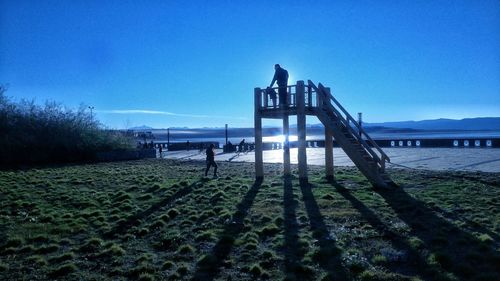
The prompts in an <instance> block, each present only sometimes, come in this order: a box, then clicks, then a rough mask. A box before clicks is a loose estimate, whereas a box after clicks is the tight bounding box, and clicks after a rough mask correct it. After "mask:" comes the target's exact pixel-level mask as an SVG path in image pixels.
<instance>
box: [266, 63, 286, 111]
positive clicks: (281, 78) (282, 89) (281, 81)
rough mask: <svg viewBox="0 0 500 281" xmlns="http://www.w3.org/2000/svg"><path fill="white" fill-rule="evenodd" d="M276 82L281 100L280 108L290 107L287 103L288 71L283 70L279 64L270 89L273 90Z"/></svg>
mask: <svg viewBox="0 0 500 281" xmlns="http://www.w3.org/2000/svg"><path fill="white" fill-rule="evenodd" d="M274 82H278V95H279V99H280V100H279V103H280V107H285V106H287V105H288V102H287V86H288V71H286V69H284V68H281V66H280V65H279V64H275V65H274V77H273V81H271V85H270V86H269V87H271V88H272V87H273V85H274Z"/></svg>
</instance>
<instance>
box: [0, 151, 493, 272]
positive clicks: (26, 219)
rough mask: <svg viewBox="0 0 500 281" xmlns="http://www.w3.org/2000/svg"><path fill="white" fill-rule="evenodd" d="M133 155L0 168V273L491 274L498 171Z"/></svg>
mask: <svg viewBox="0 0 500 281" xmlns="http://www.w3.org/2000/svg"><path fill="white" fill-rule="evenodd" d="M219 167H220V174H221V177H220V178H219V179H209V178H203V177H201V175H202V170H203V169H204V163H203V162H193V161H191V162H189V161H174V160H144V161H130V162H120V163H103V164H95V165H69V166H62V167H49V168H37V169H29V170H24V171H2V172H0V280H54V279H62V280H261V279H262V280H266V279H268V280H499V276H500V268H499V267H500V266H499V265H500V254H499V239H498V237H499V232H500V213H499V210H500V202H499V200H500V197H499V195H500V188H499V187H500V182H499V181H500V175H499V174H485V173H465V172H464V173H458V172H455V173H447V172H430V171H414V170H391V171H390V173H391V175H392V176H393V178H394V180H395V181H396V182H397V183H398V184H400V185H401V188H399V189H396V190H390V191H389V190H374V189H372V188H371V186H370V185H369V184H368V182H367V181H366V180H365V179H364V178H363V177H362V176H361V174H359V173H358V172H357V170H356V169H354V168H340V167H336V180H337V181H336V183H333V184H332V183H328V182H326V181H325V180H324V179H323V168H322V167H310V180H309V182H310V183H309V184H308V185H302V186H301V185H300V184H299V181H298V179H297V178H295V177H292V178H287V179H285V178H283V177H282V176H281V166H280V165H271V164H270V165H266V166H265V171H266V175H267V176H266V178H265V180H264V182H262V183H255V182H254V179H253V164H251V163H220V165H219Z"/></svg>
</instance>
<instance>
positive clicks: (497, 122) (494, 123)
mask: <svg viewBox="0 0 500 281" xmlns="http://www.w3.org/2000/svg"><path fill="white" fill-rule="evenodd" d="M363 127H364V128H365V130H366V131H367V132H368V133H371V132H376V133H398V132H426V131H430V132H432V131H500V117H484V118H466V119H462V120H453V119H435V120H422V121H402V122H383V123H363ZM129 130H133V131H136V132H144V131H152V132H153V133H154V134H166V129H154V128H151V127H149V126H145V125H143V126H139V127H133V128H130V129H129ZM295 131H296V125H291V126H290V133H291V134H294V133H295ZM322 131H323V124H311V125H308V127H307V134H315V133H316V134H322ZM170 133H171V134H175V135H177V136H184V137H193V136H194V135H197V137H207V136H221V135H224V128H196V129H189V128H185V127H183V128H171V130H170ZM253 133H254V129H253V128H230V134H231V136H232V137H245V136H253ZM263 133H264V135H277V134H280V133H281V128H272V127H266V128H263Z"/></svg>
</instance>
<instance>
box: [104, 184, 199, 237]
mask: <svg viewBox="0 0 500 281" xmlns="http://www.w3.org/2000/svg"><path fill="white" fill-rule="evenodd" d="M200 182H203V180H200V181H196V182H194V183H192V184H191V185H188V186H186V187H184V188H182V189H180V190H179V191H177V192H176V193H174V194H173V195H172V196H169V197H166V198H164V199H163V200H161V201H159V202H157V203H155V204H153V205H152V206H151V207H149V208H148V209H146V210H144V211H142V212H138V213H136V214H135V215H132V216H130V217H128V218H127V220H125V221H124V222H122V223H119V224H118V225H116V226H115V227H114V228H113V229H112V230H110V231H109V232H107V233H104V236H105V237H106V238H115V237H117V236H118V235H120V234H124V233H126V232H127V230H128V229H130V227H132V226H134V225H137V224H138V222H139V220H140V219H143V218H145V217H148V216H149V215H151V214H153V213H155V212H156V211H158V210H160V209H161V208H163V207H165V206H167V205H168V204H170V203H172V202H174V201H175V200H177V199H179V198H181V197H184V196H186V195H187V194H189V193H191V192H192V191H193V188H194V187H195V186H196V185H197V184H198V183H200Z"/></svg>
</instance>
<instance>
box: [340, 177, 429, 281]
mask: <svg viewBox="0 0 500 281" xmlns="http://www.w3.org/2000/svg"><path fill="white" fill-rule="evenodd" d="M333 185H334V187H335V189H336V190H337V192H338V193H339V194H340V195H342V197H344V198H345V199H346V200H348V201H349V202H350V203H351V205H352V206H353V207H354V208H356V209H357V210H358V211H359V212H360V214H361V215H362V216H363V218H364V219H365V220H366V221H367V222H368V223H369V224H370V225H371V226H372V227H373V228H375V229H376V230H377V232H378V233H379V234H380V235H381V236H382V237H383V238H384V239H388V240H390V242H391V244H392V245H393V246H394V247H395V248H396V249H398V250H399V251H402V252H404V253H406V254H407V260H406V261H405V264H410V265H411V266H410V267H408V268H406V267H403V266H402V265H401V264H399V263H398V264H395V265H394V267H393V269H394V270H396V271H398V272H402V273H410V274H412V275H423V276H422V277H425V280H433V279H435V278H436V277H437V273H435V272H432V270H430V269H429V270H427V271H422V269H423V268H427V267H428V266H427V263H426V262H425V260H424V259H423V257H422V256H421V255H420V254H419V253H418V251H417V250H416V249H413V248H412V247H410V245H409V244H408V243H407V242H406V241H405V238H404V237H402V236H401V235H400V234H398V233H396V232H394V231H392V230H390V229H389V228H388V227H387V225H386V224H384V222H382V221H381V220H380V219H379V217H378V216H377V215H376V214H375V213H374V212H373V211H372V210H371V209H370V208H368V207H367V206H366V205H365V204H363V203H362V202H361V201H359V200H358V199H357V198H356V197H354V196H353V195H352V194H351V193H350V192H349V190H348V189H346V188H345V187H344V186H342V185H340V184H338V183H337V182H334V183H333Z"/></svg>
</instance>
